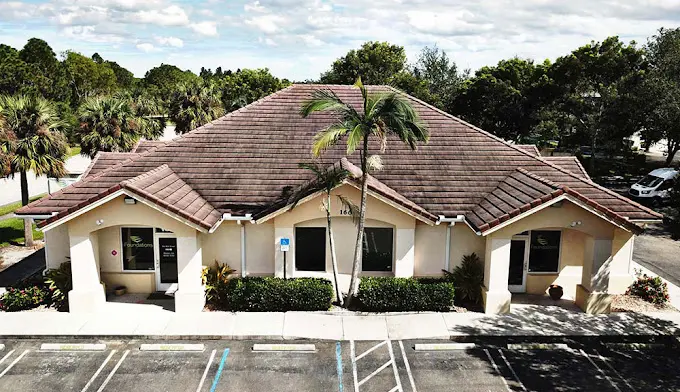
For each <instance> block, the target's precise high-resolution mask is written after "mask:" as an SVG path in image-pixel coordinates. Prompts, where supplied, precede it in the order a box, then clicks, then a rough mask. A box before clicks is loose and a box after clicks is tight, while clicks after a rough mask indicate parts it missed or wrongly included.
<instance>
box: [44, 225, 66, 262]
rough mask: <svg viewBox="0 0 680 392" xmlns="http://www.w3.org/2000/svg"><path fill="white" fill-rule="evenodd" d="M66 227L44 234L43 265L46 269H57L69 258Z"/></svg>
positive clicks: (59, 227)
mask: <svg viewBox="0 0 680 392" xmlns="http://www.w3.org/2000/svg"><path fill="white" fill-rule="evenodd" d="M70 254H71V250H70V248H69V241H68V227H67V226H66V225H61V226H57V227H55V228H53V229H52V230H48V231H46V232H45V263H46V266H47V268H48V269H49V268H58V267H59V265H60V264H61V263H64V262H66V261H67V260H68V258H69V257H70Z"/></svg>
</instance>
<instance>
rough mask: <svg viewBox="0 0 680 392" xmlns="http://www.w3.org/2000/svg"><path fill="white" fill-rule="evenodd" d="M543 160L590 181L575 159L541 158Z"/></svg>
mask: <svg viewBox="0 0 680 392" xmlns="http://www.w3.org/2000/svg"><path fill="white" fill-rule="evenodd" d="M543 159H544V160H546V161H547V162H550V163H552V164H553V165H557V166H559V167H561V168H563V169H566V170H568V171H570V172H572V173H574V174H576V175H577V176H580V177H583V178H585V179H586V180H588V181H590V176H589V175H588V172H586V169H584V168H583V165H581V161H579V160H578V158H577V157H543Z"/></svg>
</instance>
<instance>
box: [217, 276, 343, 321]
mask: <svg viewBox="0 0 680 392" xmlns="http://www.w3.org/2000/svg"><path fill="white" fill-rule="evenodd" d="M224 290H225V292H224V295H222V297H223V298H225V301H224V302H225V306H226V308H227V310H231V311H233V312H285V311H290V310H300V311H314V310H328V309H329V308H330V307H331V302H332V300H333V286H332V284H331V281H330V280H328V279H320V278H293V279H281V278H269V277H262V278H260V277H246V278H234V279H230V280H229V281H228V282H227V284H226V285H224Z"/></svg>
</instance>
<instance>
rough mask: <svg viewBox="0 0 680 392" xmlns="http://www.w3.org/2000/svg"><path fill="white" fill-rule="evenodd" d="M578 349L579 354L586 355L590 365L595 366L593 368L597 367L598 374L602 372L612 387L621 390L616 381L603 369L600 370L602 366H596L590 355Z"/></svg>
mask: <svg viewBox="0 0 680 392" xmlns="http://www.w3.org/2000/svg"><path fill="white" fill-rule="evenodd" d="M579 351H580V352H581V355H583V356H584V357H586V359H587V360H588V362H590V364H591V365H593V366H595V369H597V371H598V372H600V374H602V375H603V376H604V378H606V379H607V381H609V383H610V384H611V385H612V386H613V387H614V389H616V390H617V391H619V392H621V389H619V386H618V385H616V383H615V382H614V381H613V380H612V379H611V378H610V377H609V376H608V375H607V373H605V372H604V370H602V368H600V367H599V366H597V364H596V363H595V361H593V360H592V359H591V358H590V355H588V354H587V353H586V352H585V351H583V349H580V350H579Z"/></svg>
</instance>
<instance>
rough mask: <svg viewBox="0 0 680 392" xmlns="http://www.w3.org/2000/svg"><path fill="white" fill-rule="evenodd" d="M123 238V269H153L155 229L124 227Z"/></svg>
mask: <svg viewBox="0 0 680 392" xmlns="http://www.w3.org/2000/svg"><path fill="white" fill-rule="evenodd" d="M121 238H122V240H123V244H122V245H123V246H122V248H123V270H127V271H153V270H154V252H153V229H152V228H148V227H123V228H121Z"/></svg>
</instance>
